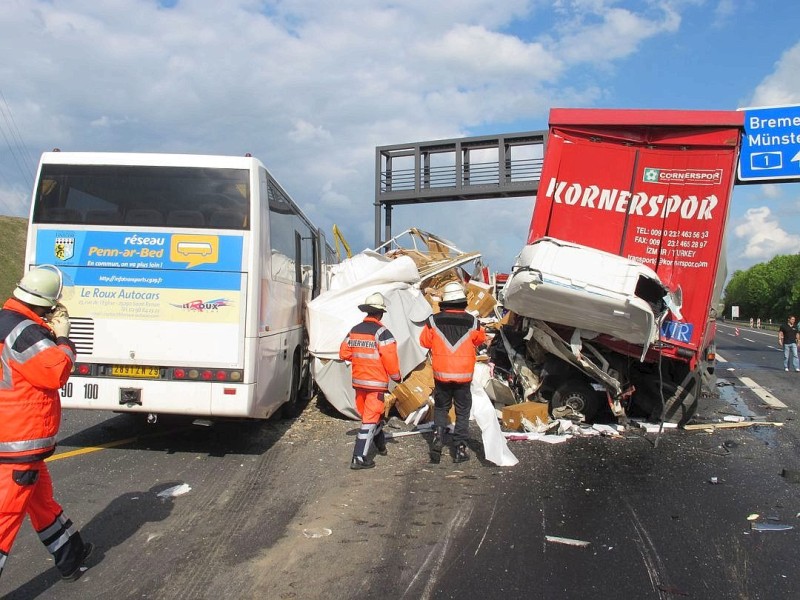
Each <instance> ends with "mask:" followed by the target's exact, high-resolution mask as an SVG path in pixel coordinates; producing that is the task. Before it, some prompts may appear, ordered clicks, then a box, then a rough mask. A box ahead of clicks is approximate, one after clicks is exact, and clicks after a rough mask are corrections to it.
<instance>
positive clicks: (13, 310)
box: [0, 265, 93, 580]
mask: <svg viewBox="0 0 800 600" xmlns="http://www.w3.org/2000/svg"><path fill="white" fill-rule="evenodd" d="M13 295H14V297H13V298H9V299H8V300H7V301H6V303H5V304H4V305H3V309H2V310H0V371H1V372H2V382H0V573H2V571H3V566H4V565H5V562H6V559H7V558H8V554H9V553H10V552H11V546H12V545H13V544H14V539H15V538H16V537H17V533H18V532H19V528H20V527H21V526H22V522H23V521H24V520H25V515H27V516H28V517H30V520H31V525H33V529H34V530H35V531H36V533H37V534H38V536H39V540H41V542H42V544H44V545H45V547H46V548H47V550H48V551H49V552H50V553H51V554H52V555H53V561H54V562H55V565H56V568H57V569H58V570H59V572H60V573H61V577H62V579H66V580H73V579H77V578H78V577H79V576H80V574H81V566H82V565H83V562H84V560H86V558H88V556H89V554H90V553H91V552H92V548H93V546H92V544H87V543H84V541H83V540H82V539H81V534H80V533H79V532H78V530H77V529H76V527H75V526H74V525H73V524H72V521H70V520H69V519H68V518H67V517H66V516H65V515H64V512H63V510H62V509H61V506H59V505H58V503H57V502H56V501H55V499H54V498H53V482H52V480H51V479H50V472H49V471H48V470H47V465H46V464H45V462H44V459H45V458H47V457H48V456H50V455H51V454H53V452H55V449H56V435H57V434H58V429H59V426H60V424H61V400H60V396H59V388H60V387H61V386H63V385H64V384H65V383H66V382H67V379H68V378H69V374H70V372H71V371H72V365H73V363H74V361H75V345H74V344H73V343H72V342H71V341H70V339H69V328H70V325H69V315H68V314H67V310H66V308H64V307H63V306H62V305H61V304H58V300H59V298H60V297H61V273H60V271H59V270H58V269H57V268H56V267H52V266H50V265H45V266H41V267H37V268H35V269H32V270H31V271H29V272H28V273H26V274H25V276H24V277H23V278H22V280H21V281H20V282H19V283H18V284H17V287H16V288H15V289H14V292H13ZM45 318H46V319H47V320H45Z"/></svg>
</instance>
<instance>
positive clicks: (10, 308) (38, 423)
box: [0, 298, 75, 463]
mask: <svg viewBox="0 0 800 600" xmlns="http://www.w3.org/2000/svg"><path fill="white" fill-rule="evenodd" d="M74 361H75V346H74V345H73V344H72V342H71V341H69V340H68V339H67V338H58V340H56V338H55V335H54V334H53V332H52V331H51V329H50V328H49V327H48V326H47V325H46V324H45V323H44V321H42V319H41V317H39V316H38V315H37V314H36V313H34V312H33V311H32V310H30V309H29V308H28V307H27V306H25V305H24V304H22V303H21V302H19V301H18V300H16V299H15V298H10V299H9V300H7V301H6V303H5V304H4V305H3V310H2V311H0V370H2V374H0V462H2V463H16V462H33V461H36V460H41V459H42V458H45V457H47V456H49V455H50V454H52V453H53V452H54V450H55V447H56V434H57V433H58V428H59V426H60V424H61V400H60V397H59V388H60V387H61V386H63V385H64V384H65V383H66V382H67V379H68V378H69V374H70V372H71V371H72V365H73V363H74Z"/></svg>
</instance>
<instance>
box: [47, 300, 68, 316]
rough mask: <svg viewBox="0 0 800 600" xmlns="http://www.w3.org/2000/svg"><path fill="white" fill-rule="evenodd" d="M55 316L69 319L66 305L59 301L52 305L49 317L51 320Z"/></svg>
mask: <svg viewBox="0 0 800 600" xmlns="http://www.w3.org/2000/svg"><path fill="white" fill-rule="evenodd" d="M56 317H64V318H65V319H69V312H68V311H67V307H66V306H64V305H63V304H61V302H59V303H58V304H56V305H55V306H54V307H53V310H52V311H51V312H50V315H49V317H48V318H49V319H50V320H51V321H52V320H53V319H55V318H56Z"/></svg>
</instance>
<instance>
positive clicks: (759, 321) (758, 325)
mask: <svg viewBox="0 0 800 600" xmlns="http://www.w3.org/2000/svg"><path fill="white" fill-rule="evenodd" d="M756 329H761V317H758V319H756Z"/></svg>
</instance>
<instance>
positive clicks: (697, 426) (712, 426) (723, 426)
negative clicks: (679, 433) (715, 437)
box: [683, 421, 783, 431]
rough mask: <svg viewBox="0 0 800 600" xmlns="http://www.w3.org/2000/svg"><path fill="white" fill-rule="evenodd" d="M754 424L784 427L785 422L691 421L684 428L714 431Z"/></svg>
mask: <svg viewBox="0 0 800 600" xmlns="http://www.w3.org/2000/svg"><path fill="white" fill-rule="evenodd" d="M754 425H770V426H772V427H783V423H777V422H775V421H743V422H741V423H725V422H722V423H690V424H688V425H684V426H683V428H684V429H686V430H687V431H697V430H704V431H713V430H714V429H733V428H737V427H753V426H754Z"/></svg>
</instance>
